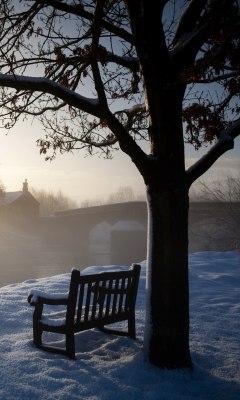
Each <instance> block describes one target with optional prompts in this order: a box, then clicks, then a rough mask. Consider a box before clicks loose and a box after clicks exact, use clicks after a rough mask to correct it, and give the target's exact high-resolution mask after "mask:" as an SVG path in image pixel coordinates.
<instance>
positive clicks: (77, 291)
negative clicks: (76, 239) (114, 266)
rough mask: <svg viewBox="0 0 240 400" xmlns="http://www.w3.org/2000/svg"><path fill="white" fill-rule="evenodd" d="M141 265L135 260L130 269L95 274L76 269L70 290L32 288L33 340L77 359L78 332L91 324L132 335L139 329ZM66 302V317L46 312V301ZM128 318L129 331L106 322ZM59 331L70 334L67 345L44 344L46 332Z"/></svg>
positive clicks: (38, 344) (49, 303)
mask: <svg viewBox="0 0 240 400" xmlns="http://www.w3.org/2000/svg"><path fill="white" fill-rule="evenodd" d="M140 269H141V267H140V265H138V264H134V265H133V266H132V267H131V268H130V269H129V270H126V271H107V272H102V273H99V274H93V275H81V274H80V272H79V271H78V270H76V269H73V270H72V275H71V281H70V288H69V293H68V294H65V295H53V296H52V295H48V294H45V293H44V292H39V291H37V290H31V291H30V293H29V296H28V302H29V303H30V305H31V306H35V310H34V313H33V341H34V343H35V345H36V346H37V347H38V348H40V349H43V350H46V351H49V352H51V353H57V354H64V355H66V356H68V357H69V358H71V359H75V342H74V334H75V333H77V332H82V331H85V330H87V329H91V328H99V329H100V330H102V331H104V332H106V333H113V334H117V335H124V336H130V337H131V338H133V339H135V338H136V333H135V302H136V296H137V289H138V281H139V275H140ZM44 304H46V305H50V306H52V305H65V306H66V307H64V309H65V311H64V314H65V315H64V318H63V319H62V320H61V319H55V318H58V317H59V315H58V313H57V314H49V315H42V312H43V305H44ZM124 320H127V321H128V329H127V331H119V330H114V329H107V328H105V327H104V326H105V325H109V324H113V323H116V322H120V321H124ZM44 331H46V332H56V333H61V334H64V335H65V337H66V349H60V348H57V347H51V346H46V345H43V344H42V333H43V332H44Z"/></svg>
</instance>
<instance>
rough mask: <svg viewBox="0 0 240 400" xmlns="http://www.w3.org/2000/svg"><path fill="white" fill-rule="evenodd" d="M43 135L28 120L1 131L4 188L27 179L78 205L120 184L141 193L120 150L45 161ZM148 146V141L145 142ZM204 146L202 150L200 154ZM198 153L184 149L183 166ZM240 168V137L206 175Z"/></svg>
mask: <svg viewBox="0 0 240 400" xmlns="http://www.w3.org/2000/svg"><path fill="white" fill-rule="evenodd" d="M39 137H44V132H43V131H42V128H41V126H40V125H39V123H38V122H37V121H36V122H34V123H33V124H32V125H31V122H30V121H26V122H24V123H22V122H19V124H18V125H17V126H16V127H14V128H13V129H12V130H11V131H10V132H9V133H8V135H6V130H5V129H1V130H0V140H1V146H0V179H1V180H2V182H3V183H4V185H5V186H6V188H7V191H17V190H21V188H22V182H24V180H25V179H27V180H28V183H29V186H30V187H31V186H33V187H34V188H36V189H42V188H44V189H46V190H52V191H57V190H59V189H61V190H62V192H63V193H64V194H65V195H69V196H70V197H72V198H73V199H74V200H76V201H77V202H78V203H79V204H80V203H81V201H82V200H84V199H86V198H91V199H93V198H95V197H100V198H105V197H107V195H108V194H110V193H112V192H115V191H117V190H118V188H119V187H120V186H131V187H132V188H133V190H134V191H135V192H144V191H145V189H144V184H143V180H142V178H141V176H140V174H139V172H138V171H137V169H136V167H135V166H134V165H133V163H132V162H131V160H130V159H129V158H128V156H126V155H125V154H124V153H122V152H121V151H118V152H115V157H114V159H113V160H104V159H103V158H102V157H101V158H99V157H98V156H93V157H85V152H84V151H80V152H77V151H76V152H75V153H74V154H64V155H59V156H58V157H57V158H56V160H55V161H52V162H49V161H47V162H46V161H45V157H44V155H40V154H39V148H38V147H37V146H36V140H37V139H38V138H39ZM146 149H147V144H146ZM203 151H206V149H204V150H201V153H202V152H203ZM201 153H200V152H195V151H194V150H193V148H192V147H190V146H188V147H187V149H186V157H187V161H186V165H187V166H189V165H190V164H191V163H192V161H193V159H194V158H197V157H199V155H200V154H201ZM238 167H240V138H238V140H237V141H236V145H235V149H234V150H231V151H229V152H227V153H226V154H225V156H222V157H221V159H220V160H219V161H218V162H217V163H216V164H215V165H214V167H212V169H211V170H210V172H209V173H208V174H205V175H206V177H211V176H216V174H218V173H219V172H226V171H227V170H234V169H235V170H237V169H238Z"/></svg>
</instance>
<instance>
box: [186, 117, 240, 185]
mask: <svg viewBox="0 0 240 400" xmlns="http://www.w3.org/2000/svg"><path fill="white" fill-rule="evenodd" d="M239 135H240V119H238V120H237V121H235V122H234V123H233V124H232V125H231V126H230V127H229V128H227V129H224V130H222V131H220V132H219V138H218V140H217V142H216V143H215V145H214V146H213V147H212V148H211V149H210V150H209V151H208V152H207V153H206V154H205V155H204V156H203V157H202V158H200V160H198V161H197V162H196V163H195V164H193V165H192V166H191V167H190V168H188V170H187V171H186V174H187V182H188V188H190V186H191V185H192V184H193V182H194V181H195V180H196V179H198V178H199V177H200V176H201V175H203V174H204V173H205V172H206V171H208V169H209V168H210V167H211V166H212V165H213V164H214V163H215V162H216V161H217V160H218V159H219V157H220V156H221V155H222V154H224V153H226V152H227V151H228V150H231V149H233V147H234V139H235V138H236V137H237V136H239Z"/></svg>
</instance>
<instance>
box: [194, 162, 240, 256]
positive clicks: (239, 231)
mask: <svg viewBox="0 0 240 400" xmlns="http://www.w3.org/2000/svg"><path fill="white" fill-rule="evenodd" d="M198 189H199V190H198V199H199V200H202V201H203V200H204V201H209V202H212V203H213V204H214V206H213V208H212V211H209V213H208V221H207V220H205V221H204V224H203V226H202V227H200V228H201V232H200V234H201V235H202V236H204V237H205V238H207V240H208V243H209V245H210V246H211V249H212V250H216V251H219V250H220V249H221V250H224V251H239V250H240V168H239V170H238V173H236V174H234V173H232V172H228V173H225V174H221V175H220V176H219V177H218V178H216V179H213V180H212V182H210V183H207V182H206V181H205V180H204V179H200V180H199V183H198ZM216 209H219V210H220V211H218V212H217V213H216ZM198 231H199V229H198ZM197 234H199V232H197Z"/></svg>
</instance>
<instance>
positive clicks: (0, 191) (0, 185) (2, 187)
mask: <svg viewBox="0 0 240 400" xmlns="http://www.w3.org/2000/svg"><path fill="white" fill-rule="evenodd" d="M5 193H6V186H5V185H4V184H3V183H2V181H1V180H0V197H2V196H4V195H5Z"/></svg>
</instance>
